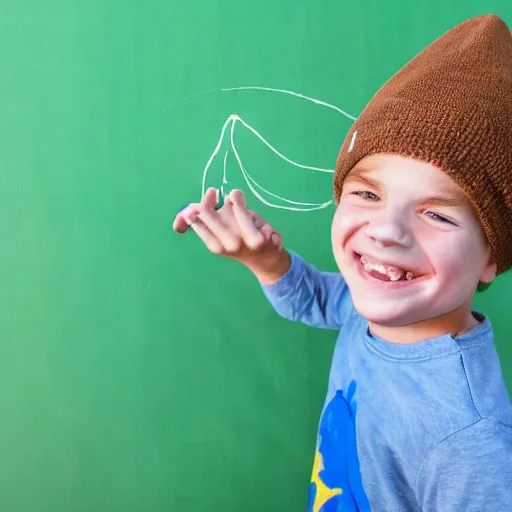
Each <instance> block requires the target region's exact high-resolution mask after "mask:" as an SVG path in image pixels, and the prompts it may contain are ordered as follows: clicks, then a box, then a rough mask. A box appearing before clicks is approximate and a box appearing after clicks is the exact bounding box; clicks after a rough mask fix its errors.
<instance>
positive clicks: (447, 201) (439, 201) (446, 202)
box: [419, 196, 464, 206]
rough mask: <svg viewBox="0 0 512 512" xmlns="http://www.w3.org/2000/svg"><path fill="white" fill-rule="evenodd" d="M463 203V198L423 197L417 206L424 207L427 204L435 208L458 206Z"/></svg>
mask: <svg viewBox="0 0 512 512" xmlns="http://www.w3.org/2000/svg"><path fill="white" fill-rule="evenodd" d="M463 203H464V198H463V197H457V196H429V197H424V198H423V199H422V200H421V201H420V202H419V204H420V205H422V206H424V205H427V204H431V205H435V206H460V205H462V204H463Z"/></svg>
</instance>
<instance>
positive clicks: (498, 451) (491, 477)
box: [416, 419, 512, 512]
mask: <svg viewBox="0 0 512 512" xmlns="http://www.w3.org/2000/svg"><path fill="white" fill-rule="evenodd" d="M416 488H417V497H418V502H419V505H420V508H421V510H422V512H483V511H487V510H489V511H490V510H512V426H510V425H504V424H502V423H498V422H496V421H492V420H488V419H483V420H480V421H478V422H477V423H475V424H474V425H471V426H470V427H467V428H465V429H464V430H462V431H460V432H457V433H456V434H453V435H452V436H450V437H449V438H448V439H445V440H444V441H443V442H442V443H441V444H440V445H439V446H437V447H436V448H435V449H434V450H433V451H432V452H431V453H430V454H429V455H428V456H427V457H426V459H425V460H424V462H423V464H422V467H421V469H420V471H419V473H418V479H417V485H416Z"/></svg>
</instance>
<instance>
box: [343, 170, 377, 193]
mask: <svg viewBox="0 0 512 512" xmlns="http://www.w3.org/2000/svg"><path fill="white" fill-rule="evenodd" d="M345 181H346V182H347V181H361V182H362V183H366V184H367V185H369V186H370V187H372V188H374V189H375V190H378V191H380V190H382V185H381V184H380V183H379V182H378V181H377V180H372V179H371V178H368V177H367V176H364V175H363V174H362V171H360V170H354V171H352V172H351V173H350V174H349V175H348V176H347V177H346V178H345Z"/></svg>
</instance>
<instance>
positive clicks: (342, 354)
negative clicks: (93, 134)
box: [174, 15, 512, 512]
mask: <svg viewBox="0 0 512 512" xmlns="http://www.w3.org/2000/svg"><path fill="white" fill-rule="evenodd" d="M334 196H335V200H336V203H337V209H336V212H335V215H334V220H333V223H332V246H333V252H334V256H335V259H336V262H337V264H338V266H339V269H340V272H341V273H340V274H338V273H327V272H321V271H319V270H317V269H316V268H314V267H313V266H311V265H309V264H308V263H306V262H305V261H303V260H302V259H301V258H300V256H298V255H297V254H295V253H293V252H289V251H286V250H285V249H284V248H283V246H282V243H281V237H280V235H279V234H278V233H277V232H276V231H274V229H273V228H272V227H271V226H270V225H269V224H268V223H266V222H265V221H264V220H263V219H261V217H259V216H258V215H256V214H254V213H253V212H250V211H249V210H247V207H246V204H245V199H244V196H243V194H242V193H241V192H240V191H233V192H232V193H231V194H230V196H229V199H230V201H229V202H228V204H227V205H226V206H224V207H222V208H221V209H220V210H215V208H214V207H215V204H216V202H217V196H216V192H215V190H212V189H210V190H208V192H207V193H206V194H205V196H204V198H203V200H202V201H201V203H200V204H192V205H190V206H189V207H187V208H186V209H185V210H183V211H182V212H181V213H180V214H179V215H178V217H177V218H176V221H175V226H174V227H175V229H176V230H177V231H178V232H183V231H185V230H186V229H187V228H188V226H191V227H192V228H193V229H194V230H195V232H196V233H197V234H198V235H199V236H200V237H201V239H202V240H204V242H205V244H206V245H207V247H208V248H209V249H210V250H211V251H212V252H214V253H217V254H222V255H225V256H228V257H231V258H233V259H235V260H238V261H240V262H242V263H243V264H245V265H246V266H247V267H248V268H249V269H250V270H252V272H253V273H254V274H255V275H256V277H257V278H258V279H259V281H260V282H261V284H262V287H263V290H264V292H265V294H266V296H267V297H268V299H269V300H270V302H271V304H272V305H273V306H274V307H275V309H276V310H277V312H278V313H279V314H281V315H282V316H283V317H285V318H288V319H290V320H298V321H302V322H304V323H306V324H308V325H313V326H316V327H321V328H329V329H337V330H339V338H338V341H337V344H336V348H335V352H334V356H333V361H332V367H331V372H330V378H329V387H328V392H327V397H326V401H325V406H324V410H323V413H322V416H321V420H320V425H319V431H318V442H317V452H316V457H315V461H314V468H313V475H312V480H311V485H310V493H309V496H310V498H309V510H310V511H313V512H317V511H325V512H327V511H368V510H373V511H385V512H400V511H404V512H405V511H407V512H411V511H423V512H430V511H432V512H434V511H436V512H439V511H442V512H462V511H464V512H472V511H474V512H483V511H493V512H494V511H505V510H512V406H511V404H510V400H509V397H508V395H507V391H506V388H505V384H504V381H503V377H502V372H501V368H500V363H499V360H498V356H497V353H496V350H495V347H494V342H493V334H492V329H491V325H490V322H489V320H488V319H487V318H486V317H485V316H483V315H482V314H480V313H476V312H473V311H472V309H471V304H472V299H473V296H474V293H475V291H476V289H477V287H478V285H479V283H490V282H491V281H492V280H493V279H494V278H495V276H496V275H498V274H501V273H503V272H505V271H506V270H507V269H509V268H510V267H511V266H512V242H511V240H512V238H511V237H512V37H511V34H510V31H509V29H508V28H507V26H506V25H505V23H504V22H503V21H502V20H501V19H500V18H498V17H497V16H494V15H487V16H481V17H477V18H474V19H471V20H468V21H466V22H464V23H462V24H461V25H459V26H457V27H455V28H454V29H452V30H451V31H449V32H447V33H446V34H445V35H444V36H442V37H441V38H439V39H438V40H437V41H435V42H434V43H433V44H431V45H430V46H429V47H427V48H426V49H425V50H424V51H423V52H421V53H420V54H419V55H418V56H417V57H416V58H415V59H413V60H412V61H411V62H409V63H408V64H407V65H406V66H405V67H404V68H403V69H402V70H400V71H399V72H398V73H397V74H396V75H395V76H394V77H392V78H391V79H390V80H389V81H388V82H387V83H386V84H385V85H384V86H383V87H382V89H381V90H380V91H379V92H378V93H377V94H376V95H375V96H374V97H373V99H372V100H371V101H370V103H369V104H368V106H367V107H366V109H365V110H364V112H363V113H362V114H361V116H360V117H359V118H358V120H357V121H356V122H355V123H354V125H353V127H352V128H351V130H350V132H349V134H348V135H347V138H346V140H345V142H344V144H343V146H342V148H341V152H340V154H339V157H338V160H337V164H336V170H335V175H334Z"/></svg>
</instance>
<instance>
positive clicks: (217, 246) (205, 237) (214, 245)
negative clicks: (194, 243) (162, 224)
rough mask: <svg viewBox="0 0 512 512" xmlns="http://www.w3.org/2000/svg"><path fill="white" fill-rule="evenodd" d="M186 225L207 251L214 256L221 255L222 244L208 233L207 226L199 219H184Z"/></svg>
mask: <svg viewBox="0 0 512 512" xmlns="http://www.w3.org/2000/svg"><path fill="white" fill-rule="evenodd" d="M186 221H187V223H188V224H189V225H190V227H191V228H192V229H193V230H194V231H195V233H196V234H197V236H198V237H199V238H200V239H201V240H202V241H203V242H204V244H205V245H206V247H207V248H208V250H209V251H210V252H212V253H214V254H221V253H222V250H223V248H222V244H221V242H220V240H219V239H218V238H217V237H216V236H215V235H214V234H213V233H212V232H211V231H210V229H209V228H208V226H206V224H205V223H204V222H203V221H202V220H201V219H200V218H199V217H196V218H194V219H192V218H190V217H186Z"/></svg>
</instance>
